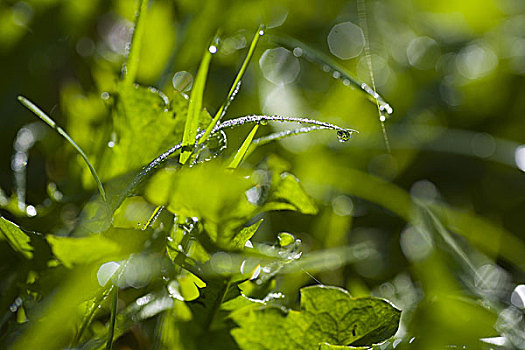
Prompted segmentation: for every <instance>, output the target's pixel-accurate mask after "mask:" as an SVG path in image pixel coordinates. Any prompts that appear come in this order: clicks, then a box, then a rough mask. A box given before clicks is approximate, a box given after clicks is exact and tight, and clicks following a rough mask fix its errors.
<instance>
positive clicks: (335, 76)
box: [332, 71, 341, 79]
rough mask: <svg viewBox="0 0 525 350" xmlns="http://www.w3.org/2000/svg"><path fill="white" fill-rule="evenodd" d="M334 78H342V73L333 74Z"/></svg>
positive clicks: (335, 72)
mask: <svg viewBox="0 0 525 350" xmlns="http://www.w3.org/2000/svg"><path fill="white" fill-rule="evenodd" d="M332 76H333V77H334V78H335V79H339V78H340V77H341V73H339V72H338V71H334V72H333V73H332Z"/></svg>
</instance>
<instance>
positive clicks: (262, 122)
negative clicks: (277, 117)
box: [259, 119, 268, 125]
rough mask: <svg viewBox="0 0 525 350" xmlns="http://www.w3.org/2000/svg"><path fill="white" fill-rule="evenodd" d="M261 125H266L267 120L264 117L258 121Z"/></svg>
mask: <svg viewBox="0 0 525 350" xmlns="http://www.w3.org/2000/svg"><path fill="white" fill-rule="evenodd" d="M259 123H260V124H261V125H268V121H267V120H266V119H261V121H260V122H259Z"/></svg>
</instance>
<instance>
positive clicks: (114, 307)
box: [106, 285, 118, 350]
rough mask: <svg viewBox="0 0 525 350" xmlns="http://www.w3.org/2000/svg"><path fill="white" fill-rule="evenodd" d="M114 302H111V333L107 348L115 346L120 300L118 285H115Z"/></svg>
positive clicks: (107, 349)
mask: <svg viewBox="0 0 525 350" xmlns="http://www.w3.org/2000/svg"><path fill="white" fill-rule="evenodd" d="M113 288H114V290H113V303H112V304H111V319H110V320H109V334H108V342H107V343H106V350H111V349H112V348H113V336H114V334H115V323H116V320H117V302H118V286H116V285H114V286H113Z"/></svg>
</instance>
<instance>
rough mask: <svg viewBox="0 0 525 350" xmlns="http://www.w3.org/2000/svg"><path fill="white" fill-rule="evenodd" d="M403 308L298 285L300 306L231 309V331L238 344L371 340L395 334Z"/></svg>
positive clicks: (279, 346)
mask: <svg viewBox="0 0 525 350" xmlns="http://www.w3.org/2000/svg"><path fill="white" fill-rule="evenodd" d="M400 316H401V312H400V311H399V310H398V309H396V308H395V307H394V306H392V305H391V304H390V303H388V302H387V301H385V300H383V299H380V298H373V297H366V298H352V297H351V296H350V294H349V293H348V292H347V291H345V290H344V289H340V288H337V287H326V286H314V287H306V288H303V289H301V309H300V311H295V310H290V311H288V313H287V314H284V313H283V311H282V309H281V308H277V307H262V308H259V309H249V311H248V312H246V313H233V314H232V318H233V320H234V321H235V322H236V323H237V324H238V325H239V328H236V329H234V330H233V331H232V335H233V337H234V339H235V340H236V342H237V343H238V344H239V346H240V347H241V349H251V350H253V349H272V350H289V349H305V350H306V349H309V350H310V349H318V348H319V346H321V344H323V343H327V344H331V345H357V346H362V345H371V344H375V343H379V342H382V341H384V340H386V339H388V338H390V337H391V336H393V335H394V334H395V333H396V331H397V328H398V325H399V320H400Z"/></svg>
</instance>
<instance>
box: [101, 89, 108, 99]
mask: <svg viewBox="0 0 525 350" xmlns="http://www.w3.org/2000/svg"><path fill="white" fill-rule="evenodd" d="M100 97H101V98H102V99H103V100H108V99H109V92H107V91H104V92H103V93H101V94H100Z"/></svg>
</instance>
